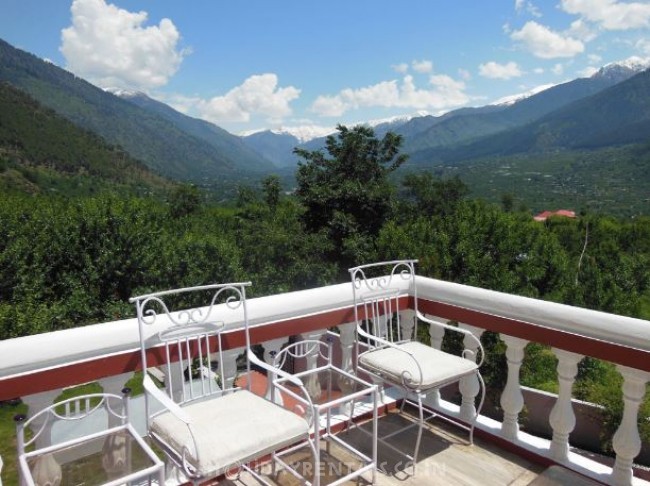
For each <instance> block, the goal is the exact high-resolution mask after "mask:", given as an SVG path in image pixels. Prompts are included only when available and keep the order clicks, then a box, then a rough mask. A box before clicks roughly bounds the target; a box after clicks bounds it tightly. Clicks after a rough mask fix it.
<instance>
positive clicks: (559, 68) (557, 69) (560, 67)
mask: <svg viewBox="0 0 650 486" xmlns="http://www.w3.org/2000/svg"><path fill="white" fill-rule="evenodd" d="M551 72H552V73H553V74H555V75H556V76H559V75H561V74H562V73H564V66H563V65H562V64H559V63H558V64H556V65H555V66H553V67H552V68H551Z"/></svg>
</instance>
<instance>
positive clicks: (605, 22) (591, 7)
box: [561, 0, 650, 30]
mask: <svg viewBox="0 0 650 486" xmlns="http://www.w3.org/2000/svg"><path fill="white" fill-rule="evenodd" d="M561 6H562V9H563V10H564V11H565V12H567V13H570V14H574V15H580V16H581V17H583V18H585V19H587V20H589V21H590V22H594V23H596V24H598V25H599V26H601V27H602V28H604V29H606V30H629V29H640V28H646V27H648V26H650V4H648V3H647V2H619V1H618V0H562V1H561Z"/></svg>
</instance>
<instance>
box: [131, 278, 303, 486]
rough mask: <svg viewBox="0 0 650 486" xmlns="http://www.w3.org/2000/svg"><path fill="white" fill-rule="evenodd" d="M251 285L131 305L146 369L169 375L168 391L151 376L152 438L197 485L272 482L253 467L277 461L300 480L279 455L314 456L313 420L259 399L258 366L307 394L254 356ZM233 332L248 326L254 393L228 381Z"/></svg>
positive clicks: (174, 293) (141, 299)
mask: <svg viewBox="0 0 650 486" xmlns="http://www.w3.org/2000/svg"><path fill="white" fill-rule="evenodd" d="M249 285H250V283H231V284H215V285H206V286H200V287H191V288H183V289H176V290H168V291H163V292H157V293H152V294H148V295H141V296H138V297H133V298H131V302H134V303H135V305H136V309H137V316H138V323H139V328H140V342H141V352H142V363H143V369H144V370H150V369H151V368H150V367H154V366H159V367H160V369H161V370H164V373H165V388H163V389H161V388H158V386H156V384H155V382H154V381H153V379H152V378H151V376H149V373H145V374H144V388H145V390H146V397H147V428H148V431H149V435H150V436H151V437H152V438H153V439H154V440H155V441H156V443H158V444H159V445H160V446H161V448H162V449H163V450H164V451H165V453H166V454H167V456H168V457H169V458H170V459H171V460H172V461H173V462H174V463H175V465H176V466H177V467H178V468H179V469H180V470H182V471H183V473H184V474H185V475H186V476H187V477H188V478H190V479H191V480H193V481H194V480H199V479H206V478H213V477H216V476H219V475H221V474H225V473H228V472H230V471H233V470H236V471H237V473H239V472H240V471H241V469H244V470H246V471H248V472H250V473H251V474H252V475H253V476H254V477H256V478H257V479H258V480H260V481H262V482H264V479H263V478H262V477H261V476H260V475H259V474H257V472H256V471H255V470H254V468H252V467H250V466H249V465H248V464H249V463H251V462H252V461H254V460H255V459H259V458H261V457H264V456H268V455H269V454H270V455H271V457H272V459H273V464H274V467H275V464H280V465H281V466H282V467H284V468H286V469H287V470H289V471H290V472H291V473H292V474H294V475H296V476H298V477H300V475H299V474H298V472H297V471H296V470H295V469H294V468H292V467H291V466H289V465H288V464H287V463H286V462H285V461H284V460H282V458H281V456H282V454H279V453H277V452H278V451H280V450H282V449H286V448H287V447H288V446H291V445H295V444H299V443H304V444H306V445H307V446H308V447H309V448H310V449H311V451H312V454H313V452H314V446H313V444H312V443H311V442H310V440H309V437H310V434H309V430H310V428H309V423H308V421H307V420H306V419H305V417H303V416H300V415H299V414H296V413H294V412H293V411H290V410H287V409H285V408H283V407H281V406H279V405H277V404H276V403H274V402H272V401H270V400H267V399H266V398H264V397H261V396H259V395H256V394H254V393H253V392H252V391H251V381H252V379H251V375H250V371H251V363H252V364H254V365H256V366H257V367H260V368H262V369H264V370H266V371H267V372H268V373H269V377H270V378H271V377H272V376H283V377H286V379H287V380H288V381H289V382H291V383H292V384H293V385H295V387H296V389H298V390H301V391H302V392H303V393H304V394H305V395H306V394H307V392H306V390H305V388H304V386H303V384H302V382H301V381H300V380H298V379H295V378H294V377H293V376H292V375H289V374H287V373H285V372H283V371H281V370H279V369H276V368H274V367H273V366H271V365H268V364H266V363H265V362H264V361H262V360H260V359H258V358H257V357H256V356H255V354H254V353H253V351H252V350H251V338H250V329H249V322H248V313H247V307H246V287H247V286H249ZM199 304H200V305H203V306H202V307H198V305H199ZM227 324H229V325H241V326H243V329H244V332H245V336H246V358H247V359H246V371H247V372H248V380H247V385H246V388H238V387H236V386H235V383H232V386H229V385H228V382H227V381H226V376H225V375H224V366H223V359H224V356H223V352H222V350H223V333H224V331H225V330H226V327H227ZM217 368H218V371H217V372H215V370H216V369H217ZM152 399H155V401H157V402H159V403H160V404H162V406H163V408H162V410H160V409H159V410H158V411H155V410H154V408H153V407H152V405H153V400H152ZM159 408H160V407H159ZM301 479H302V480H303V482H305V481H304V479H303V478H301Z"/></svg>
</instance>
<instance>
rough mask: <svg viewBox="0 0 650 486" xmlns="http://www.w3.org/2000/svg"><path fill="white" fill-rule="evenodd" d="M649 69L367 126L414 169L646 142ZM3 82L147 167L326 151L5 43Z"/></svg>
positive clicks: (227, 168) (242, 169)
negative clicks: (98, 80) (243, 128)
mask: <svg viewBox="0 0 650 486" xmlns="http://www.w3.org/2000/svg"><path fill="white" fill-rule="evenodd" d="M649 66H650V64H648V63H647V62H645V61H643V60H633V62H627V63H617V64H610V65H607V66H604V67H603V68H601V69H600V70H599V71H598V72H596V73H595V74H594V75H592V76H590V77H588V78H579V79H575V80H572V81H568V82H566V83H563V84H558V85H555V86H552V87H549V88H548V89H544V90H541V91H534V92H531V93H528V94H526V95H522V96H517V97H511V98H510V99H508V100H505V101H503V102H501V103H496V104H492V105H486V106H482V107H473V108H461V109H458V110H454V111H451V112H448V113H445V114H443V115H441V116H431V115H424V116H414V117H403V118H395V119H391V120H386V121H379V122H372V123H369V124H370V125H371V126H373V127H374V130H375V133H376V135H377V136H380V137H381V136H383V135H384V134H385V133H386V132H387V131H389V130H390V131H394V132H396V133H398V134H400V135H402V136H403V139H404V145H403V151H404V152H406V153H407V154H409V155H410V158H409V162H408V163H407V164H405V168H406V169H408V168H409V167H411V168H432V167H441V166H453V167H462V166H465V165H468V164H474V165H476V164H475V163H474V162H473V161H476V160H482V159H493V158H498V157H509V156H513V155H516V154H522V155H531V154H532V155H535V154H537V155H539V154H545V153H546V154H553V153H557V152H566V151H572V150H589V149H598V148H602V147H617V146H622V145H625V144H634V143H645V142H648V139H649V138H650V137H649V135H648V134H650V130H649V129H650V89H649V88H650V71H648V70H647V68H648V67H649ZM0 82H5V83H8V85H10V86H11V87H12V88H14V89H18V90H20V91H21V92H22V93H24V94H25V95H27V96H29V97H30V98H31V99H33V100H34V102H35V103H37V104H39V105H42V106H43V107H45V108H48V109H50V110H52V113H55V114H56V115H57V116H58V117H62V118H64V119H66V120H67V121H68V122H70V123H71V124H73V125H75V126H77V127H80V128H82V129H83V130H85V131H87V132H92V133H94V134H96V135H97V136H98V137H101V139H103V141H105V143H106V144H107V146H109V147H114V150H116V151H119V150H121V151H123V152H125V153H128V154H129V156H130V157H132V158H133V160H135V161H140V162H141V163H142V164H144V166H146V167H148V168H149V169H151V170H153V171H155V172H157V173H159V174H161V175H163V176H165V177H168V178H171V179H176V180H184V181H190V182H194V183H196V184H199V185H202V186H205V187H212V188H213V189H214V188H215V187H216V186H218V184H222V186H223V185H229V186H233V184H231V182H233V181H235V182H237V181H240V182H241V181H256V182H257V181H259V179H260V178H261V177H263V175H264V174H270V173H274V172H275V173H281V174H283V175H284V176H285V178H290V177H291V176H292V175H293V171H294V170H295V167H296V164H297V163H298V159H297V157H296V156H295V155H294V154H293V149H294V148H295V147H301V148H304V149H307V150H318V149H321V148H323V147H324V144H325V137H320V138H313V139H309V136H308V134H309V132H310V130H308V131H305V130H303V131H301V132H300V133H296V132H291V131H263V132H257V133H253V134H249V135H246V136H236V135H233V134H231V133H228V132H227V131H225V130H223V129H222V128H220V127H218V126H216V125H214V124H212V123H209V122H206V121H204V120H200V119H196V118H192V117H189V116H187V115H185V114H182V113H180V112H178V111H176V110H174V109H173V108H171V107H170V106H168V105H166V104H164V103H161V102H159V101H156V100H154V99H152V98H150V97H148V96H147V95H146V94H143V93H133V92H126V91H115V90H113V91H106V90H102V89H99V88H97V87H95V86H93V85H92V84H90V83H88V82H86V81H85V80H83V79H80V78H78V77H76V76H75V75H73V74H72V73H70V72H68V71H65V70H63V69H61V68H59V67H57V66H55V65H53V64H52V63H49V62H46V61H44V60H42V59H39V58H37V57H36V56H34V55H32V54H29V53H27V52H24V51H21V50H19V49H16V48H14V47H13V46H11V45H10V44H8V43H6V42H4V41H2V40H0ZM23 104H24V103H23ZM296 135H299V136H300V138H299V137H298V136H296ZM25 136H26V137H27V138H29V137H28V135H25ZM1 143H2V141H0V144H1ZM5 148H6V147H5ZM0 149H3V147H2V146H0ZM100 172H101V171H100ZM287 180H288V179H287Z"/></svg>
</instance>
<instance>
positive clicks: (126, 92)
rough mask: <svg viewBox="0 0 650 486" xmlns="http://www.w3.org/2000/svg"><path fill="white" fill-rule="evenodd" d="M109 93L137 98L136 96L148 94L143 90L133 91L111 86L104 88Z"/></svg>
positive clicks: (121, 96)
mask: <svg viewBox="0 0 650 486" xmlns="http://www.w3.org/2000/svg"><path fill="white" fill-rule="evenodd" d="M104 91H106V92H107V93H111V94H114V95H115V96H118V97H120V98H135V97H136V96H146V95H145V94H144V93H143V92H142V91H133V90H129V89H124V88H116V87H109V88H104Z"/></svg>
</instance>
